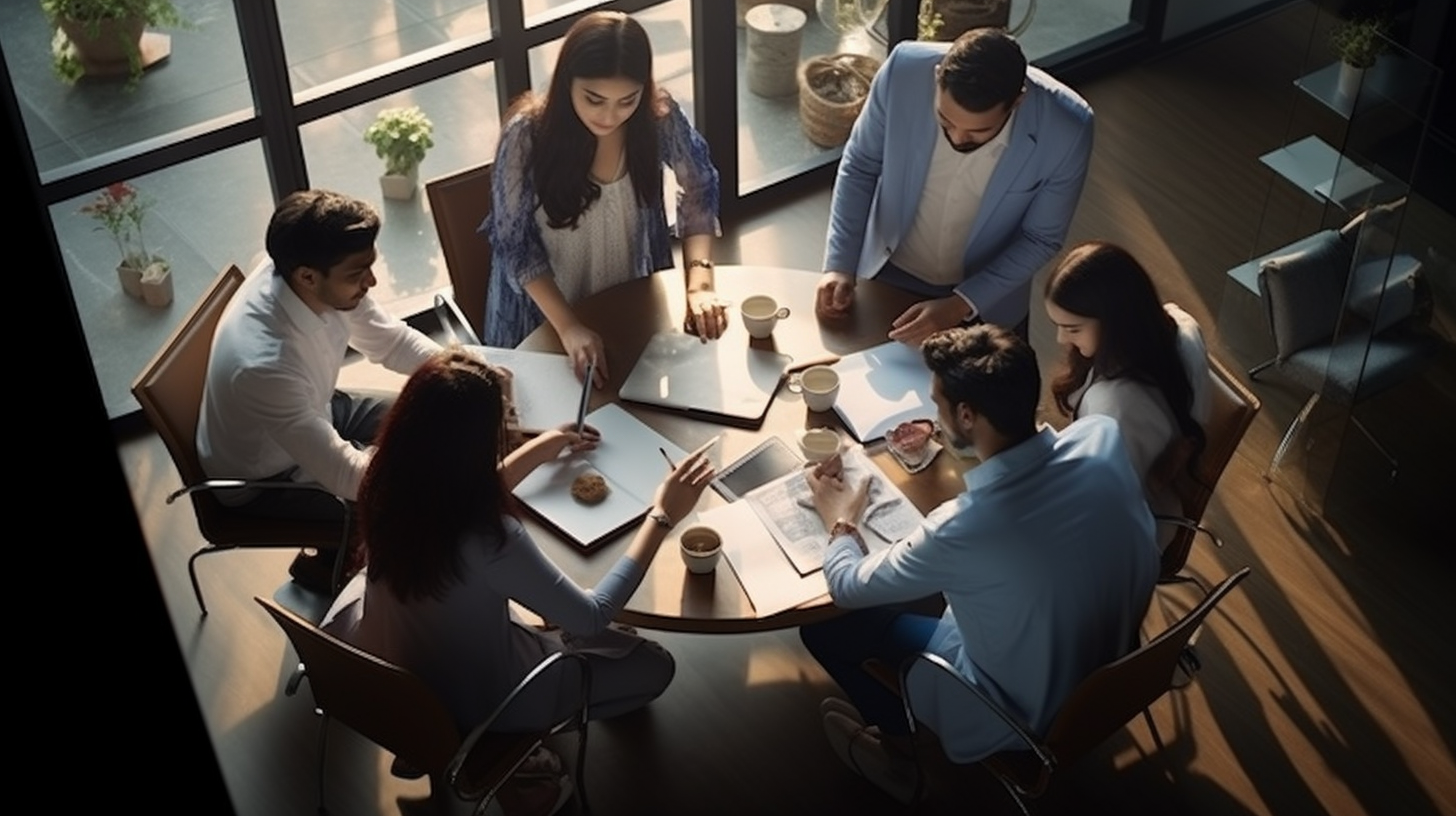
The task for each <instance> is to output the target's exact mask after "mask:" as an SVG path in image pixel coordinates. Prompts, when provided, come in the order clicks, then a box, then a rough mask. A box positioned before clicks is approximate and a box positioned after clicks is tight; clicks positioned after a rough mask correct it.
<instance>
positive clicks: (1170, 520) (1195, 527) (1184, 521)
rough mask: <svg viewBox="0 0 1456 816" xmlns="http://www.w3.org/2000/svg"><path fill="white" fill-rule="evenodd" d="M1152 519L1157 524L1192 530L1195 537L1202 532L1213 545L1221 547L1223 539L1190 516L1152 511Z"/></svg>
mask: <svg viewBox="0 0 1456 816" xmlns="http://www.w3.org/2000/svg"><path fill="white" fill-rule="evenodd" d="M1153 521H1155V522H1157V523H1158V524H1171V525H1172V526H1174V527H1182V528H1183V529H1185V530H1192V531H1193V534H1194V537H1195V538H1196V537H1197V535H1198V534H1199V533H1203V534H1204V535H1206V536H1208V539H1209V540H1210V541H1212V542H1213V546H1215V547H1219V548H1222V547H1223V539H1221V538H1219V537H1218V534H1217V533H1215V532H1214V531H1212V530H1210V529H1208V528H1207V527H1204V526H1203V525H1202V524H1199V523H1198V522H1196V521H1194V520H1193V519H1191V518H1185V517H1183V516H1174V515H1167V514H1163V513H1154V514H1153Z"/></svg>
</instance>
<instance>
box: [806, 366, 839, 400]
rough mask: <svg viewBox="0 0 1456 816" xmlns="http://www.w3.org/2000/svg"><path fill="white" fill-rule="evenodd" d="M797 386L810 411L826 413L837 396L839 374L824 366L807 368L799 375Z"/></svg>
mask: <svg viewBox="0 0 1456 816" xmlns="http://www.w3.org/2000/svg"><path fill="white" fill-rule="evenodd" d="M799 386H800V387H801V388H802V389H803V392H804V404H805V405H807V406H809V410H810V411H828V410H829V409H831V408H833V407H834V400H835V398H836V397H838V396H839V372H838V371H835V370H834V369H832V368H830V367H829V366H826V365H816V366H809V367H808V368H806V369H804V373H803V374H802V375H800V377H799Z"/></svg>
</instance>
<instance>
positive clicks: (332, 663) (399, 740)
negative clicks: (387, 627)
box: [253, 597, 461, 775]
mask: <svg viewBox="0 0 1456 816" xmlns="http://www.w3.org/2000/svg"><path fill="white" fill-rule="evenodd" d="M253 600H255V601H257V602H258V604H259V605H260V606H262V607H263V608H264V609H265V610H267V611H268V614H269V615H270V616H272V618H273V620H275V621H277V622H278V625H279V626H280V627H281V628H282V629H283V632H284V634H286V635H288V640H289V642H291V643H292V644H293V649H294V651H296V652H297V653H298V658H299V660H300V661H301V662H302V663H303V665H304V671H305V673H306V674H307V676H308V683H309V688H310V689H311V690H312V691H313V699H314V702H315V703H316V704H317V705H318V707H319V708H321V709H323V711H324V713H325V714H327V715H329V716H330V717H333V718H335V719H337V720H339V721H340V722H342V723H343V724H345V725H347V726H349V727H350V728H352V729H354V730H355V731H358V732H359V733H360V734H363V735H364V736H365V737H367V738H369V739H370V740H371V741H373V742H374V743H376V744H378V745H380V746H382V747H383V748H384V749H385V750H388V751H390V752H391V753H393V754H394V755H395V756H397V757H399V758H400V759H401V760H402V761H404V762H406V763H408V764H409V765H411V766H413V767H415V768H417V769H419V770H420V771H423V772H425V773H427V774H431V775H443V774H444V773H445V771H446V769H447V768H448V766H449V764H450V760H451V758H452V757H454V755H455V751H456V749H458V748H459V747H460V742H461V734H460V732H459V730H458V729H457V728H456V727H455V721H454V720H453V719H452V718H451V716H450V712H449V711H448V710H446V708H445V705H444V703H442V702H441V701H440V698H439V697H438V696H436V695H435V693H434V691H433V690H431V689H430V687H429V686H427V685H425V682H424V681H423V680H421V679H420V678H419V677H418V676H417V675H415V674H413V673H411V672H408V671H406V670H404V669H402V668H400V667H399V666H396V665H394V664H393V663H390V662H388V661H386V660H381V659H379V658H378V657H375V656H374V655H371V654H369V653H367V652H364V651H362V650H360V649H357V648H355V647H353V646H351V645H349V644H347V643H345V642H344V641H342V640H339V639H338V638H336V637H334V636H333V635H330V634H329V633H327V632H325V631H323V630H322V629H320V628H318V627H317V626H315V625H314V624H313V623H311V622H309V621H308V620H306V619H304V618H303V617H300V616H299V615H297V614H295V613H294V612H292V611H290V610H288V609H284V608H283V607H281V606H279V605H278V604H277V603H274V602H273V601H271V600H266V599H263V598H257V597H255V598H254V599H253Z"/></svg>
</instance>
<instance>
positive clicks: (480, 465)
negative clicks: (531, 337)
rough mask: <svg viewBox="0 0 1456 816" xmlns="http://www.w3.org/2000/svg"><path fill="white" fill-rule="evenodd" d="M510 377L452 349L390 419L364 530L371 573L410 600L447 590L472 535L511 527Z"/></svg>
mask: <svg viewBox="0 0 1456 816" xmlns="http://www.w3.org/2000/svg"><path fill="white" fill-rule="evenodd" d="M508 376H509V375H508V374H506V373H505V372H504V371H502V370H500V369H497V368H494V367H492V366H490V365H489V364H487V363H486V362H485V361H484V360H482V359H480V358H479V357H477V356H475V355H473V354H470V353H469V352H466V351H462V350H460V349H450V350H446V351H442V352H440V353H439V354H436V355H435V356H434V357H432V358H430V359H429V360H427V361H426V362H425V363H424V364H423V365H421V366H420V367H419V369H418V370H417V371H415V373H414V375H413V376H411V377H410V378H409V381H408V382H406V383H405V385H404V388H403V389H401V390H400V393H399V398H398V399H397V400H396V401H395V403H394V407H393V408H391V409H390V411H389V414H388V415H387V416H386V417H385V418H384V423H383V425H382V426H381V427H380V431H379V434H378V436H377V438H376V440H375V442H376V447H375V451H374V458H373V459H372V460H371V461H370V463H369V468H368V469H367V470H366V471H365V472H364V481H363V483H362V484H361V485H360V487H359V502H358V507H357V513H358V522H359V526H358V532H359V535H360V538H361V540H362V541H363V546H364V553H365V555H366V557H367V561H368V564H369V580H370V581H383V582H384V584H385V585H386V586H387V587H389V589H390V591H391V592H393V593H394V594H395V595H396V596H397V597H399V598H400V599H402V600H413V599H419V598H425V597H435V598H439V597H442V596H443V595H444V593H445V590H446V589H448V588H449V586H450V584H451V583H452V582H454V581H455V580H457V579H458V578H459V576H460V568H461V561H460V544H461V542H462V541H463V540H464V538H465V536H466V535H467V534H468V533H470V532H472V531H477V530H479V531H485V532H489V533H492V534H494V535H496V536H498V537H500V536H504V534H505V529H504V521H503V519H502V515H503V514H505V513H509V512H511V511H512V510H513V504H512V503H511V501H510V498H509V495H508V494H507V492H506V490H505V488H504V485H503V483H502V482H501V478H500V473H499V471H498V467H499V465H500V462H501V458H502V456H503V455H504V453H505V449H506V447H507V446H508V444H509V435H508V431H507V427H506V388H507V382H508Z"/></svg>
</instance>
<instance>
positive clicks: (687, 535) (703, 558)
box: [678, 524, 723, 574]
mask: <svg viewBox="0 0 1456 816" xmlns="http://www.w3.org/2000/svg"><path fill="white" fill-rule="evenodd" d="M678 549H680V550H681V551H682V559H683V563H684V564H687V567H688V572H692V573H698V574H702V573H708V572H712V571H713V568H714V567H716V566H718V559H719V558H720V557H721V556H722V555H723V539H722V538H721V537H720V536H719V535H718V531H717V530H714V529H713V528H712V527H705V526H703V525H701V524H698V525H694V526H692V527H689V528H687V529H686V530H683V531H682V535H681V536H678Z"/></svg>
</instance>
